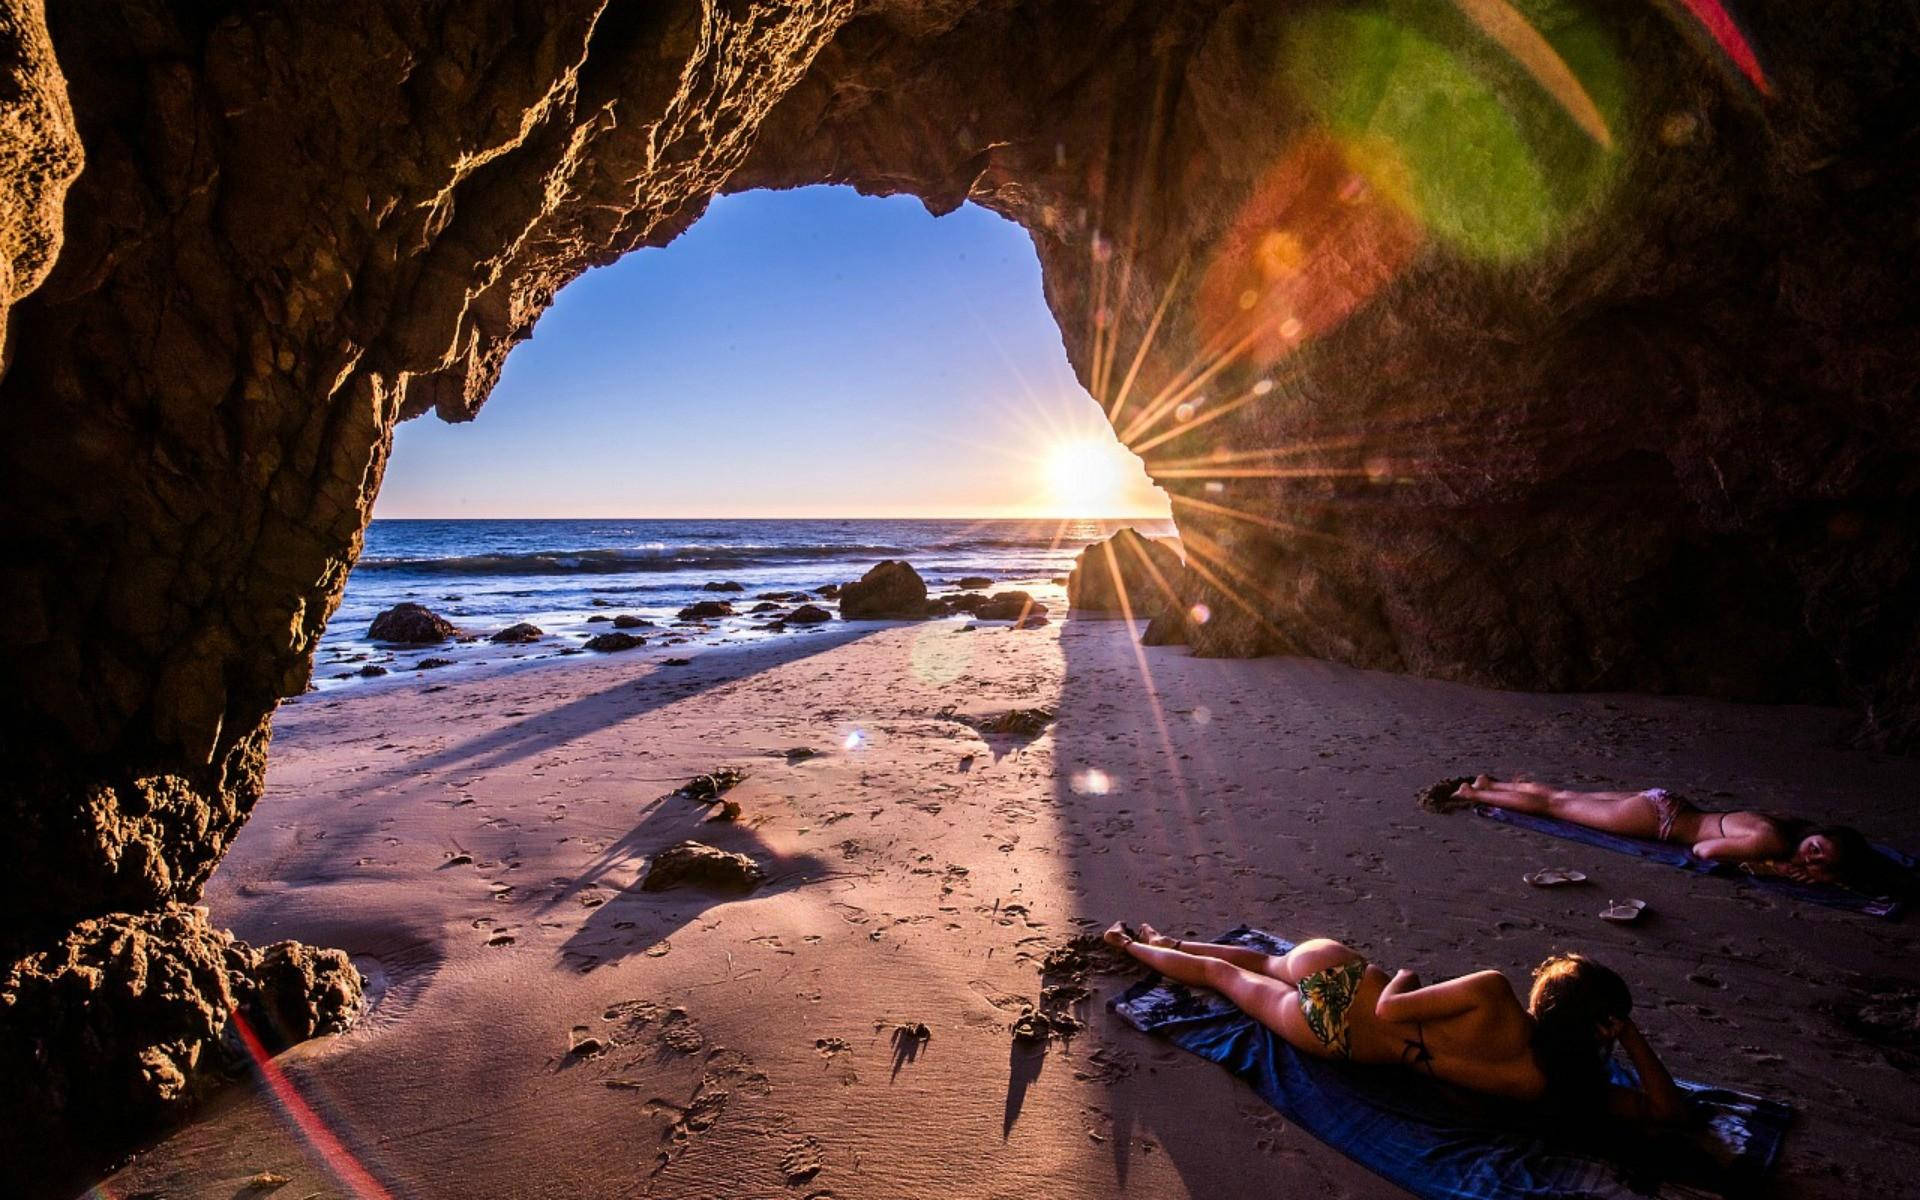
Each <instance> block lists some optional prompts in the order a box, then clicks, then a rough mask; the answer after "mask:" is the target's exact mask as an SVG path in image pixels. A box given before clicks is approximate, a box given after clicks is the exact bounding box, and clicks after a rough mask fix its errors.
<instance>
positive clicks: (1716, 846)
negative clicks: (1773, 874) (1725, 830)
mask: <svg viewBox="0 0 1920 1200" xmlns="http://www.w3.org/2000/svg"><path fill="white" fill-rule="evenodd" d="M1769 849H1770V847H1767V846H1763V845H1761V844H1760V839H1759V838H1756V837H1753V836H1752V835H1750V834H1743V835H1741V836H1740V837H1717V838H1708V839H1706V840H1705V841H1702V842H1695V843H1694V844H1693V856H1694V857H1695V858H1697V859H1700V860H1701V861H1703V862H1753V861H1755V860H1757V859H1763V858H1766V857H1768V853H1767V852H1768V850H1769Z"/></svg>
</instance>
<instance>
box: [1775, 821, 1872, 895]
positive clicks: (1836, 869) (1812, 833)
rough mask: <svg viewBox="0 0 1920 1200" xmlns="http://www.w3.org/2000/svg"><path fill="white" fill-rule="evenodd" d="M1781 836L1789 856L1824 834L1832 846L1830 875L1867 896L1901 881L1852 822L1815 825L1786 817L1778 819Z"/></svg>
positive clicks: (1841, 883)
mask: <svg viewBox="0 0 1920 1200" xmlns="http://www.w3.org/2000/svg"><path fill="white" fill-rule="evenodd" d="M1778 824H1779V826H1780V836H1781V837H1782V838H1783V839H1784V840H1785V841H1786V843H1787V859H1788V861H1792V859H1793V858H1794V856H1796V855H1797V854H1799V853H1800V846H1801V844H1802V843H1803V842H1805V841H1806V840H1807V839H1808V838H1810V837H1823V838H1825V839H1827V841H1828V842H1829V843H1831V844H1832V846H1833V858H1832V859H1831V860H1829V864H1830V865H1829V866H1828V868H1827V871H1828V874H1829V875H1831V876H1832V878H1833V882H1835V883H1837V884H1839V885H1840V886H1841V887H1845V888H1851V889H1853V890H1854V891H1856V892H1865V893H1867V894H1868V895H1881V894H1884V893H1887V892H1891V891H1894V890H1896V889H1897V884H1898V882H1899V881H1898V880H1897V879H1896V878H1895V877H1894V872H1892V871H1890V870H1888V869H1887V863H1886V860H1885V859H1884V858H1882V857H1881V856H1880V852H1879V851H1877V850H1875V849H1874V848H1873V843H1872V842H1869V841H1868V840H1867V835H1866V834H1864V833H1861V832H1860V831H1859V830H1858V829H1855V828H1853V827H1852V826H1851V825H1816V824H1814V823H1813V822H1812V821H1805V820H1794V819H1787V820H1783V821H1780V822H1778Z"/></svg>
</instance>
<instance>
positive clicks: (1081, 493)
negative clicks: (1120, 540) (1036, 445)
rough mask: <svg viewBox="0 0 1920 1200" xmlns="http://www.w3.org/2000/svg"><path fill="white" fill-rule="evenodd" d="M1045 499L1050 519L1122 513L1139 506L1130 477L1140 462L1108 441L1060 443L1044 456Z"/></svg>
mask: <svg viewBox="0 0 1920 1200" xmlns="http://www.w3.org/2000/svg"><path fill="white" fill-rule="evenodd" d="M1045 470H1046V487H1047V492H1046V497H1047V503H1048V505H1049V506H1050V507H1051V508H1052V509H1053V510H1054V515H1056V516H1063V517H1101V516H1110V515H1115V514H1119V513H1124V512H1127V511H1130V510H1131V509H1133V508H1135V507H1137V506H1138V504H1139V500H1138V499H1137V496H1136V492H1137V489H1136V487H1135V483H1136V481H1135V480H1134V478H1133V476H1135V475H1136V474H1140V473H1141V472H1140V460H1139V459H1137V458H1135V457H1134V456H1133V455H1131V454H1129V453H1128V452H1127V450H1126V448H1125V447H1123V446H1121V445H1120V444H1119V443H1118V442H1116V441H1114V440H1113V439H1111V438H1108V439H1107V440H1106V442H1104V443H1102V442H1101V441H1099V440H1096V439H1094V438H1090V437H1078V438H1074V439H1072V440H1070V441H1064V442H1061V443H1060V444H1059V445H1057V446H1055V447H1053V449H1051V450H1050V451H1048V452H1047V455H1046V460H1045Z"/></svg>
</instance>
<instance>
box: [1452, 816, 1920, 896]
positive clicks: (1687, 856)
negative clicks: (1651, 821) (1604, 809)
mask: <svg viewBox="0 0 1920 1200" xmlns="http://www.w3.org/2000/svg"><path fill="white" fill-rule="evenodd" d="M1473 811H1474V812H1475V813H1477V814H1479V815H1480V816H1483V817H1485V818H1487V819H1488V820H1490V821H1498V822H1500V823H1501V824H1502V825H1513V826H1517V827H1518V828H1521V829H1531V830H1533V831H1534V832H1535V833H1544V834H1547V835H1548V836H1550V837H1557V838H1565V839H1566V840H1567V841H1570V842H1581V843H1584V844H1585V845H1588V846H1598V847H1600V848H1601V849H1602V850H1611V851H1613V852H1614V853H1616V854H1631V855H1633V856H1634V857H1635V858H1644V859H1648V860H1650V861H1652V862H1658V863H1665V864H1667V865H1668V866H1670V867H1679V868H1681V869H1682V870H1686V871H1692V872H1694V873H1696V874H1699V875H1721V876H1725V877H1727V878H1730V879H1738V880H1741V881H1743V882H1746V883H1751V884H1753V885H1754V886H1755V887H1761V888H1765V889H1766V890H1768V891H1770V892H1778V893H1779V894H1781V895H1783V896H1786V897H1788V898H1789V899H1793V900H1801V901H1805V902H1806V903H1808V904H1824V905H1826V906H1827V907H1828V908H1845V909H1851V910H1852V911H1854V912H1862V913H1866V914H1867V915H1868V916H1870V917H1884V918H1886V919H1888V920H1897V919H1898V918H1899V917H1900V915H1901V914H1902V913H1903V912H1905V911H1906V907H1907V901H1906V897H1905V896H1899V895H1893V896H1866V895H1862V894H1861V893H1859V892H1850V891H1848V890H1847V889H1845V888H1841V887H1830V886H1827V885H1824V884H1817V883H1795V882H1794V881H1793V880H1791V879H1778V878H1775V877H1773V876H1771V875H1749V874H1747V873H1746V872H1744V871H1742V870H1740V869H1739V867H1737V866H1736V865H1734V864H1733V863H1716V862H1707V861H1705V860H1704V859H1698V858H1695V857H1694V856H1693V855H1692V854H1691V853H1690V852H1689V851H1688V850H1687V848H1686V847H1685V846H1676V845H1674V844H1673V843H1671V842H1655V841H1649V840H1648V839H1646V838H1631V837H1622V836H1620V835H1619V834H1617V833H1605V832H1603V831H1601V830H1598V829H1588V828H1587V827H1586V826H1585V825H1575V824H1573V823H1572V822H1570V821H1557V820H1555V819H1554V818H1552V817H1543V816H1540V815H1538V814H1537V813H1523V812H1515V811H1514V810H1512V809H1510V808H1496V807H1494V806H1493V805H1491V804H1476V805H1474V806H1473ZM1873 848H1874V851H1875V852H1876V853H1878V854H1879V855H1880V856H1881V857H1882V858H1885V859H1886V860H1887V861H1888V862H1889V863H1891V864H1893V866H1894V867H1895V868H1897V871H1898V873H1901V874H1904V875H1905V876H1906V877H1907V878H1908V879H1909V880H1920V873H1917V872H1916V871H1915V863H1914V859H1913V856H1912V855H1910V854H1904V853H1902V852H1900V851H1898V850H1895V849H1894V848H1893V847H1892V846H1882V845H1878V844H1876V845H1875V846H1874V847H1873ZM1908 890H1909V891H1911V890H1912V888H1911V886H1909V888H1908Z"/></svg>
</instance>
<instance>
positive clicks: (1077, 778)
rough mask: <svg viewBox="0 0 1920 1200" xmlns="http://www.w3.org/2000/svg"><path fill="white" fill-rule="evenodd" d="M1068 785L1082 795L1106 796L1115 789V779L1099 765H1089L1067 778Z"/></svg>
mask: <svg viewBox="0 0 1920 1200" xmlns="http://www.w3.org/2000/svg"><path fill="white" fill-rule="evenodd" d="M1067 786H1069V787H1071V788H1072V789H1073V790H1074V791H1075V792H1078V793H1079V794H1080V795H1082V796H1104V795H1106V794H1107V793H1108V792H1111V791H1112V790H1113V779H1112V777H1111V776H1109V775H1108V774H1107V773H1106V772H1105V771H1102V770H1101V769H1100V768H1099V767H1088V768H1087V769H1086V770H1084V771H1075V772H1074V773H1073V775H1072V777H1070V778H1069V779H1068V780H1067Z"/></svg>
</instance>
